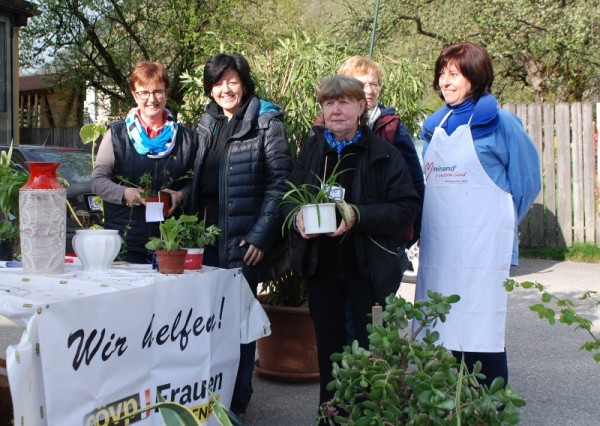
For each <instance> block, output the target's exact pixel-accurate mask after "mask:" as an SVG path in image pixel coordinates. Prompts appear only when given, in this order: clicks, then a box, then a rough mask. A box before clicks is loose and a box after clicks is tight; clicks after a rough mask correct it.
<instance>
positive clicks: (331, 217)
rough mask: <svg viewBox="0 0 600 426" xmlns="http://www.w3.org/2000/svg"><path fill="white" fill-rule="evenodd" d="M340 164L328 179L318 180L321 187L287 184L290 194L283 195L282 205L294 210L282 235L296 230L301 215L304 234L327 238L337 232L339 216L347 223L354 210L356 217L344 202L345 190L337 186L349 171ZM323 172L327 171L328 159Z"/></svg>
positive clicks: (286, 220) (306, 184)
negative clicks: (346, 219) (341, 177)
mask: <svg viewBox="0 0 600 426" xmlns="http://www.w3.org/2000/svg"><path fill="white" fill-rule="evenodd" d="M340 164H341V161H340V162H337V163H336V164H335V166H334V167H333V170H332V171H331V174H330V175H329V177H325V176H323V178H321V177H320V176H317V175H315V176H316V178H317V180H318V183H317V184H313V183H302V184H299V185H296V184H294V183H293V182H290V181H289V180H288V181H286V185H287V186H288V187H289V190H288V191H286V192H284V193H283V194H282V195H281V200H280V204H281V205H284V204H290V205H292V206H293V207H292V208H291V209H290V210H289V211H288V213H287V215H286V216H285V219H284V221H283V225H282V233H285V231H286V230H288V229H291V228H294V227H295V222H296V215H297V214H298V213H299V212H302V218H303V220H304V228H305V229H304V232H305V233H306V234H325V233H331V232H334V231H335V230H336V229H337V227H338V223H337V217H336V212H339V213H340V216H341V217H342V218H343V219H345V218H346V217H347V215H348V213H347V208H352V209H354V211H355V212H356V214H357V216H358V215H359V211H358V209H357V208H356V206H355V205H353V204H350V203H346V202H345V201H344V189H343V188H342V187H341V186H340V185H339V184H338V181H339V177H340V176H341V175H342V174H343V173H344V172H346V171H347V170H340V168H339V167H340ZM324 170H327V158H326V159H325V167H324Z"/></svg>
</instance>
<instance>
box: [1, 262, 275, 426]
mask: <svg viewBox="0 0 600 426" xmlns="http://www.w3.org/2000/svg"><path fill="white" fill-rule="evenodd" d="M217 281H218V282H219V283H222V284H220V285H221V287H219V286H216V284H215V283H216V282H217ZM202 286H205V288H206V290H207V291H206V295H207V297H208V294H209V292H211V294H213V293H219V291H221V290H222V291H225V290H223V287H228V286H236V287H231V288H239V290H240V291H239V295H238V293H237V291H234V292H233V293H223V294H227V295H228V297H229V299H231V300H233V298H232V294H233V295H234V296H235V304H236V305H235V306H231V304H230V303H229V304H225V303H224V301H225V296H223V297H222V300H223V302H221V304H220V310H221V313H220V314H219V303H218V301H219V300H221V299H218V300H216V301H214V302H213V301H209V302H206V301H204V305H205V308H196V305H197V304H196V303H195V302H194V300H188V299H190V298H191V299H194V298H195V299H203V298H204V296H203V295H204V294H205V293H204V292H203V290H202ZM215 286H216V287H215ZM142 288H143V289H142ZM211 288H212V290H209V289H211ZM135 289H142V290H135ZM127 290H132V291H131V292H127ZM229 291H231V290H229ZM188 293H189V295H188ZM171 295H173V297H171ZM140 297H142V298H143V303H142V301H141V300H140ZM218 297H221V296H220V293H219V295H218ZM238 297H239V299H238ZM124 299H130V300H131V301H132V303H131V304H130V305H126V306H125V307H123V306H122V303H123V300H124ZM146 299H148V300H150V301H151V307H150V308H148V309H153V311H152V312H154V313H153V316H152V321H154V318H155V316H156V318H157V319H156V323H152V322H150V324H151V325H152V326H154V327H155V328H156V330H152V333H150V335H151V336H152V337H153V338H156V339H157V340H156V341H157V342H158V341H159V334H160V332H159V331H160V325H161V324H163V323H160V322H159V321H161V319H160V318H161V315H162V314H164V316H165V317H166V316H168V315H171V316H172V311H173V307H172V306H171V307H170V308H169V307H168V306H169V305H172V304H173V303H180V304H181V305H185V306H182V307H181V309H180V316H181V313H183V316H181V318H182V319H181V321H179V320H178V319H177V320H175V322H173V323H172V324H171V323H170V324H171V326H172V330H173V331H172V335H171V337H172V339H171V340H172V341H173V342H170V341H169V342H167V343H172V344H171V346H173V347H175V348H176V349H168V348H166V347H167V346H169V345H168V344H166V343H165V344H163V343H161V344H162V346H165V350H175V351H176V354H179V353H180V352H181V353H183V354H184V355H185V354H186V352H185V351H184V349H186V350H187V348H185V347H184V345H183V343H182V339H181V336H179V340H178V339H176V337H177V336H176V335H177V333H179V332H178V331H177V332H176V331H175V329H176V328H177V326H178V324H179V327H180V328H181V327H182V326H181V324H183V323H184V319H185V316H186V314H187V312H188V310H189V314H187V315H188V317H191V316H192V313H193V315H194V317H193V318H192V320H193V319H194V318H195V317H196V315H200V314H201V312H200V310H201V309H205V310H211V312H209V313H212V314H213V317H215V316H216V319H215V318H213V320H214V323H213V324H212V327H213V328H215V330H216V331H215V332H214V333H213V334H212V335H211V337H210V338H208V337H205V336H204V335H207V334H208V333H204V335H201V336H200V337H202V338H205V339H209V340H207V341H203V343H202V344H200V342H195V341H194V340H193V339H191V338H188V337H187V336H186V339H185V344H186V345H187V343H188V341H191V342H192V344H196V343H197V344H198V345H200V346H201V348H204V346H206V345H208V346H210V345H211V344H212V343H211V342H215V343H214V346H215V347H219V346H218V345H217V342H218V341H219V340H225V339H220V338H218V336H219V334H218V332H219V331H220V330H219V329H217V328H216V326H215V324H216V322H217V321H218V322H219V323H218V327H219V328H220V327H221V324H220V317H219V315H223V312H222V311H223V310H224V309H223V306H224V305H225V307H226V309H225V310H226V312H225V314H226V315H230V316H229V317H226V318H236V319H235V321H238V320H239V321H240V337H239V339H238V338H237V336H235V339H234V340H233V341H232V342H231V343H228V345H229V346H228V347H227V348H226V349H223V347H219V348H220V349H219V350H220V351H221V353H225V352H228V353H227V357H231V356H233V357H234V358H235V362H236V363H237V362H238V359H239V350H238V346H237V344H238V343H239V342H249V341H253V340H256V339H257V338H260V337H263V336H266V335H269V334H270V324H269V321H268V318H267V316H266V314H265V312H264V311H263V310H262V307H261V306H260V303H258V301H257V300H256V299H255V298H254V297H253V295H252V293H251V292H250V289H249V287H248V285H247V283H246V282H245V280H244V278H243V276H242V275H241V273H240V272H239V271H238V270H235V271H234V270H222V269H218V268H210V267H203V268H202V270H201V271H196V272H187V271H186V273H185V274H181V275H164V274H160V273H158V272H156V271H154V270H152V269H151V267H150V266H145V265H120V266H113V267H112V268H111V269H110V270H109V271H106V272H102V273H97V272H96V273H87V272H83V271H82V270H81V266H76V265H67V266H66V269H65V272H64V273H62V274H58V275H52V276H42V275H33V274H24V273H23V272H22V270H21V269H18V268H15V269H12V268H6V269H0V315H3V316H5V317H7V318H9V319H11V320H12V321H14V322H15V323H17V324H20V325H23V326H26V327H27V329H26V332H25V333H24V334H23V337H22V339H21V341H20V343H19V344H17V345H13V346H10V347H9V348H8V350H7V364H8V375H9V382H10V387H11V395H12V398H13V406H14V410H15V424H19V425H20V424H25V425H47V424H53V423H54V422H53V421H52V419H53V418H56V417H53V416H52V415H53V414H55V413H56V412H61V411H65V410H64V409H63V408H60V409H58V408H55V406H54V405H53V404H57V403H54V402H50V404H51V405H50V406H48V405H47V401H46V400H48V399H51V398H53V396H54V394H55V393H56V392H57V390H56V389H57V386H60V385H61V384H60V383H56V382H60V381H61V380H62V379H61V378H59V379H57V378H56V377H52V379H51V380H52V382H51V383H46V384H44V379H45V378H46V379H48V377H49V376H52V375H53V373H54V372H55V370H56V371H58V370H57V367H53V369H52V370H49V366H48V365H44V368H43V367H42V363H43V362H45V363H46V364H48V363H50V362H52V363H57V361H56V360H55V359H54V358H51V355H52V356H53V355H55V354H54V353H53V352H54V351H57V354H58V353H62V352H58V351H59V350H62V351H63V352H64V353H65V354H66V355H58V356H59V357H60V356H63V357H69V356H71V354H72V353H73V352H74V349H75V346H76V345H75V343H74V342H76V340H75V339H73V340H72V341H69V345H70V347H68V348H67V344H66V343H64V342H65V341H66V339H65V338H63V336H62V335H61V333H59V332H57V333H56V336H54V334H55V333H54V331H53V330H54V329H50V330H48V329H47V327H48V326H47V325H46V324H47V323H45V322H44V321H49V318H51V317H52V315H51V314H57V313H58V312H71V311H72V312H75V315H79V316H80V317H82V316H83V317H85V318H81V319H82V322H83V323H85V324H88V328H89V327H91V326H96V324H101V325H99V326H98V327H100V328H99V330H105V329H107V335H106V340H105V342H107V341H108V336H109V334H108V333H110V330H108V328H110V327H107V326H106V325H102V324H104V322H107V323H110V321H111V320H112V321H120V322H121V323H127V324H124V326H129V325H130V324H128V323H129V321H128V320H127V318H130V317H131V319H132V321H131V322H132V323H134V322H135V321H134V319H135V318H136V316H137V315H143V314H145V315H146V316H148V315H147V312H145V311H146V310H147V309H146V303H147V302H146ZM170 299H174V300H178V301H179V302H172V303H171V300H170ZM238 300H239V311H238V312H236V309H235V308H237V306H238V305H237V303H238ZM162 301H164V304H163V303H162ZM167 302H169V303H167ZM188 302H189V303H188ZM207 303H208V305H207ZM163 305H164V311H165V312H161V311H162V310H163V308H162V306H163ZM83 306H85V308H82V307H83ZM96 306H98V309H99V310H103V311H102V312H95V310H96V309H95V307H96ZM106 306H108V307H109V309H108V310H110V309H112V308H111V307H112V306H115V307H119V308H115V309H118V311H117V312H114V313H112V314H109V313H108V312H105V311H106V310H107V309H106ZM128 306H132V309H131V312H128V313H127V314H126V315H123V310H126V311H128V310H129V308H128ZM206 306H209V308H206ZM101 307H104V308H101ZM78 309H79V311H78ZM81 309H85V311H84V312H83V313H82V312H81ZM169 309H171V311H168V310H169ZM194 309H195V311H193V310H194ZM87 312H89V313H90V314H91V313H95V314H96V315H97V316H90V317H89V318H88V315H87V314H86V313H87ZM209 313H207V314H206V315H205V317H208V316H209ZM203 315H204V314H203ZM232 315H235V316H232ZM107 316H108V317H107ZM113 317H114V318H113ZM40 318H41V319H40ZM69 318H71V317H69ZM74 318H76V320H75V321H73V320H72V319H71V320H69V321H70V322H67V325H66V326H61V327H66V328H67V330H66V331H65V333H67V334H66V335H67V336H73V335H76V333H73V330H70V329H68V327H69V324H71V323H72V322H77V319H80V318H78V317H77V316H75V317H74ZM116 318H119V319H116ZM199 319H200V318H199ZM144 320H146V323H147V322H148V321H147V319H146V318H145V317H144ZM169 320H170V319H169ZM53 321H56V319H54V320H53ZM142 321H143V320H142ZM223 322H225V320H223ZM40 323H41V325H40ZM146 323H144V324H146ZM53 324H54V323H53ZM90 324H91V325H90ZM205 324H206V323H205ZM113 325H114V324H113ZM118 325H121V324H119V323H117V326H118ZM73 327H75V325H74V326H73ZM77 327H79V325H77ZM77 327H75V328H74V330H75V329H77ZM102 327H104V328H102ZM206 327H207V330H208V327H209V326H208V325H206ZM59 328H60V327H59ZM113 328H115V327H114V326H113ZM190 328H191V322H190ZM236 328H237V327H234V329H236ZM84 329H85V330H87V329H86V328H85V327H84V328H82V329H81V330H84ZM40 330H46V331H45V334H44V335H40ZM81 330H80V331H81ZM149 330H150V326H148V330H146V335H148V333H149ZM199 330H200V327H199ZM223 330H225V326H224V327H223ZM61 331H62V330H61ZM134 331H138V330H134ZM141 331H144V330H141ZM69 333H70V334H69ZM142 334H143V333H142ZM198 334H201V333H200V332H199V333H198ZM230 334H231V333H230V332H228V334H227V335H226V336H227V337H229V335H230ZM98 335H99V333H98ZM190 336H191V337H194V336H193V335H192V334H190ZM213 336H214V337H213ZM135 337H138V336H135ZM200 337H198V339H197V340H199V339H200ZM54 339H56V345H55V344H54ZM111 339H112V340H111V341H110V343H112V344H115V343H116V342H118V335H117V337H114V335H113V337H112V338H111ZM210 339H213V340H210ZM214 339H217V340H214ZM138 340H139V339H138ZM163 340H168V339H163ZM81 341H83V339H81ZM40 342H44V346H41V348H42V349H41V351H42V354H43V355H44V357H42V356H40ZM148 342H152V340H151V339H150V340H148V339H147V336H144V346H152V345H151V344H148ZM207 342H208V343H207ZM134 343H137V340H136V339H134V338H130V339H129V340H128V342H127V345H121V348H126V349H128V352H133V351H134V350H139V348H138V347H139V346H140V345H137V344H134ZM177 343H178V344H179V345H180V346H182V348H177ZM104 345H105V343H104V342H103V344H102V347H101V349H102V348H105V346H104ZM162 346H159V344H158V343H157V344H155V345H154V346H152V349H151V350H149V348H148V347H145V348H144V352H143V354H144V355H145V354H146V353H151V356H150V357H148V361H147V362H146V364H147V365H144V363H142V365H141V366H140V368H141V372H142V374H141V376H143V377H142V378H140V379H139V380H140V384H139V386H145V387H146V389H147V390H146V392H147V393H148V394H151V395H152V398H153V399H154V398H155V397H156V392H158V391H155V388H152V386H154V385H155V382H156V381H157V380H159V381H160V380H163V381H164V380H165V377H167V378H170V377H169V376H168V373H165V372H164V371H162V370H164V368H162V367H161V368H158V365H160V363H159V362H158V361H157V359H158V358H160V356H163V357H164V356H165V355H160V356H159V355H157V354H156V352H158V350H163V347H162ZM190 347H191V346H190ZM118 348H119V347H118V345H115V348H111V349H110V350H108V349H104V352H103V354H102V357H103V361H105V362H104V363H102V365H101V366H100V367H102V368H105V367H106V366H105V365H104V364H110V363H112V362H113V361H115V360H117V361H119V360H118V359H117V358H118V357H117V355H114V356H112V358H111V357H110V356H109V355H112V354H113V353H118V351H117V350H116V349H118ZM113 349H114V350H113ZM193 350H195V351H198V350H203V349H197V348H196V349H193ZM44 351H49V352H44ZM190 351H191V349H190V350H187V352H188V353H189V352H190ZM89 352H91V351H89ZM89 352H88V354H87V355H88V356H89ZM123 352H125V351H123ZM98 353H100V351H98ZM232 354H233V355H232ZM104 355H106V356H104ZM120 355H121V354H119V356H120ZM171 356H172V355H171V354H169V357H171ZM82 358H83V357H82ZM90 358H93V357H90ZM98 358H99V356H96V357H95V359H91V361H90V362H89V364H90V366H88V368H89V369H91V368H92V367H94V365H96V364H98V362H99V361H97V359H98ZM104 358H106V360H104ZM109 358H111V359H109ZM123 358H126V356H125V355H123ZM204 358H211V359H204V360H203V361H202V362H206V363H208V364H213V363H216V361H214V360H213V359H212V358H218V357H217V356H215V354H213V353H210V356H208V357H204ZM44 359H45V360H46V361H44ZM232 359H233V358H232ZM49 360H51V361H49ZM83 360H84V361H85V359H83ZM58 363H59V364H60V359H59V360H58ZM86 363H87V362H86ZM86 363H81V366H79V364H78V366H79V368H78V369H77V368H66V369H65V372H66V374H67V375H68V374H74V376H73V377H74V379H72V380H75V381H77V380H78V379H77V378H78V377H79V376H78V375H77V374H79V373H81V371H82V370H85V368H83V367H85V365H84V364H86ZM65 364H68V366H69V367H71V364H73V365H75V364H77V363H75V362H71V360H70V359H69V360H68V362H65ZM228 365H229V364H228ZM236 365H237V364H236ZM208 367H210V365H208V366H207V368H208ZM136 368H137V367H136ZM219 368H221V367H219ZM74 370H77V371H74ZM154 370H161V371H160V373H156V374H154V373H155V371H154ZM225 370H227V371H224V372H220V373H219V374H222V375H223V381H227V383H226V384H225V385H224V386H223V388H222V390H223V393H222V394H221V395H220V396H219V397H220V398H221V400H222V402H225V403H227V404H228V402H229V399H230V397H231V395H230V392H231V390H230V389H232V387H233V381H232V377H233V380H234V378H235V374H234V373H233V374H231V372H230V371H229V368H226V369H225ZM101 371H102V374H105V372H106V370H101ZM109 371H118V368H117V367H115V366H112V367H110V368H109ZM206 371H208V370H206ZM86 374H88V373H86ZM177 374H180V373H173V375H174V376H176V375H177ZM181 374H184V375H185V372H182V373H181ZM206 374H208V373H206ZM211 374H212V373H211ZM125 375H127V374H125ZM155 375H159V376H161V377H160V378H156V377H154V376H155ZM198 375H201V373H198ZM150 376H152V377H150ZM60 377H63V376H60ZM65 377H66V376H65ZM91 377H92V379H93V380H100V381H99V382H98V383H96V385H95V387H100V388H102V387H103V383H104V381H103V380H104V379H98V378H96V377H95V375H93V374H92V376H91ZM92 379H90V378H89V377H88V378H86V379H85V380H84V381H85V382H89V381H90V380H92ZM109 379H110V377H107V378H106V381H108V380H109ZM149 383H150V384H149ZM111 385H112V383H111ZM126 385H127V384H125V385H123V386H126ZM119 386H121V385H120V384H119ZM67 387H73V384H72V383H71V384H68V386H67ZM116 387H117V388H118V386H116ZM75 388H77V387H76V386H75ZM161 389H162V388H161ZM50 390H52V392H50ZM48 392H50V394H48ZM60 392H63V390H62V388H61V390H60ZM80 392H81V391H80ZM91 394H92V395H90V397H89V398H91V399H92V400H93V402H90V404H92V405H90V407H92V411H93V410H94V409H97V408H98V407H102V406H105V405H106V404H108V403H109V402H111V401H112V400H111V401H107V400H105V399H103V398H102V397H100V396H98V395H100V394H102V395H104V394H108V395H110V394H111V391H110V390H109V391H105V390H102V391H101V390H99V389H94V390H93V391H92V392H91ZM61 398H62V399H64V398H67V399H68V396H67V395H62V396H61ZM147 398H148V396H146V402H149V401H148V400H147ZM115 401H116V399H115ZM184 402H188V401H184ZM94 404H95V405H94ZM186 405H188V406H190V405H193V404H186ZM197 407H200V406H197ZM85 410H87V411H85ZM198 410H201V408H198ZM98 412H99V411H98V410H96V411H95V413H96V414H95V415H96V420H98V415H99V414H98ZM90 413H91V411H90V410H89V407H87V408H85V409H84V414H85V415H86V416H87V415H88V414H90ZM49 415H50V421H49V420H48V416H49ZM88 417H90V418H91V417H93V415H90V416H88ZM74 418H76V419H77V423H82V422H86V421H88V420H87V418H86V417H84V418H82V416H81V415H79V417H74ZM213 421H214V419H213V420H212V421H210V422H209V423H213ZM65 424H66V423H65ZM139 424H140V425H146V424H160V422H158V416H154V417H153V418H152V419H150V420H142V421H141V422H140V423H139Z"/></svg>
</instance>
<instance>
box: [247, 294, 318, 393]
mask: <svg viewBox="0 0 600 426" xmlns="http://www.w3.org/2000/svg"><path fill="white" fill-rule="evenodd" d="M263 308H264V310H265V312H266V313H267V315H268V317H269V321H270V322H271V335H270V336H268V337H263V338H262V339H259V340H258V341H257V342H256V346H257V348H258V360H256V362H255V367H254V369H255V371H256V372H257V373H258V374H260V375H261V376H264V377H268V378H272V379H277V380H282V381H287V382H316V381H319V362H318V358H317V340H316V337H315V331H314V328H313V322H312V318H311V317H310V314H309V313H308V307H288V306H270V305H265V304H263Z"/></svg>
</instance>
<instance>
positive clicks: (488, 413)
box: [322, 292, 524, 425]
mask: <svg viewBox="0 0 600 426" xmlns="http://www.w3.org/2000/svg"><path fill="white" fill-rule="evenodd" d="M429 298H430V299H429V300H426V301H418V302H416V303H414V304H412V303H410V302H407V301H406V300H405V299H403V298H401V297H396V296H395V295H390V296H389V297H388V298H387V299H386V302H387V305H386V308H385V310H384V312H383V313H382V315H381V317H382V319H383V324H382V325H378V326H369V328H368V330H369V349H368V350H367V349H365V348H361V347H359V346H358V342H356V341H355V342H353V344H352V346H347V347H345V348H344V351H343V352H342V353H338V354H334V355H333V356H332V357H331V360H332V362H333V370H332V373H333V381H332V382H331V383H329V385H328V389H329V390H332V391H335V396H334V399H333V400H332V401H329V402H328V403H327V404H325V405H324V406H323V407H322V408H323V409H322V416H323V417H324V418H334V419H335V421H336V422H337V423H339V424H342V425H359V424H365V425H371V424H372V425H404V424H439V425H453V424H454V425H481V424H505V425H509V424H516V423H518V421H519V415H518V413H517V412H516V408H517V407H519V406H522V405H523V404H524V402H523V401H522V400H521V399H520V398H519V396H518V395H517V394H515V393H513V392H512V391H511V390H510V388H509V387H506V388H505V387H504V383H503V380H502V379H499V380H496V381H494V382H493V383H492V386H490V388H489V389H488V388H487V387H486V386H482V385H480V384H479V378H480V377H481V373H480V371H481V364H476V365H475V367H474V368H473V371H472V372H468V371H467V368H466V366H465V365H464V363H458V362H457V361H456V359H455V358H454V357H453V356H452V353H451V352H449V351H447V350H446V349H445V348H443V347H442V346H441V345H440V344H439V343H438V339H439V334H438V333H437V332H431V331H429V330H427V331H426V333H425V336H424V337H423V339H422V340H420V341H419V340H416V339H415V336H413V335H411V334H410V333H409V330H407V328H408V327H409V324H410V321H416V322H417V323H418V324H420V325H421V326H426V325H431V324H433V323H435V321H437V320H440V319H441V316H442V315H452V313H451V312H450V309H451V306H452V304H453V303H456V302H457V301H458V300H459V297H458V296H457V295H451V296H443V295H441V294H439V293H435V292H431V293H430V294H429ZM417 318H418V319H417ZM399 325H402V327H399ZM332 406H333V407H335V408H337V409H336V410H334V409H332ZM501 407H503V410H501ZM343 411H345V412H347V413H349V415H348V416H347V417H342V416H339V415H337V414H332V413H337V412H343Z"/></svg>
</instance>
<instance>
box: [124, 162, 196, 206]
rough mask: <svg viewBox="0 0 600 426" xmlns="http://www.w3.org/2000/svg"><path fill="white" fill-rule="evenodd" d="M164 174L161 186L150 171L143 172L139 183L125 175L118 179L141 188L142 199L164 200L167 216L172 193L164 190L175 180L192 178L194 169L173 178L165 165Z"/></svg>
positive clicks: (125, 183)
mask: <svg viewBox="0 0 600 426" xmlns="http://www.w3.org/2000/svg"><path fill="white" fill-rule="evenodd" d="M162 175H163V179H162V185H161V186H160V188H157V187H156V184H155V182H154V178H153V177H152V174H151V173H150V172H145V173H144V174H142V175H141V176H140V179H139V182H138V183H134V182H131V181H129V180H128V179H127V178H125V177H124V176H117V180H118V181H119V182H120V183H121V184H123V185H126V186H130V187H133V188H139V189H141V193H140V196H141V198H142V200H144V201H146V202H153V203H159V202H162V203H163V215H164V216H166V215H167V212H168V211H169V209H170V208H171V195H170V194H169V193H168V192H165V191H164V190H165V189H167V188H168V187H169V186H170V185H172V184H173V183H175V182H178V181H180V180H184V179H191V178H192V177H193V176H194V171H193V170H188V171H187V173H185V174H184V175H183V176H181V177H179V178H177V179H173V178H171V176H170V174H169V170H168V169H167V168H166V167H165V168H163V169H162Z"/></svg>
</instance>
